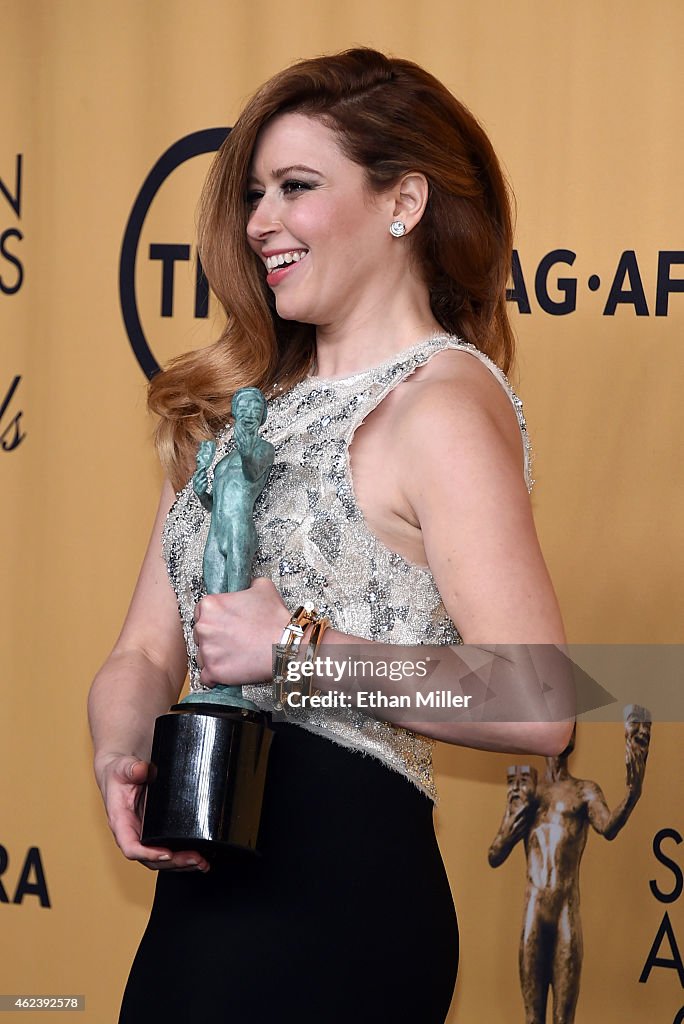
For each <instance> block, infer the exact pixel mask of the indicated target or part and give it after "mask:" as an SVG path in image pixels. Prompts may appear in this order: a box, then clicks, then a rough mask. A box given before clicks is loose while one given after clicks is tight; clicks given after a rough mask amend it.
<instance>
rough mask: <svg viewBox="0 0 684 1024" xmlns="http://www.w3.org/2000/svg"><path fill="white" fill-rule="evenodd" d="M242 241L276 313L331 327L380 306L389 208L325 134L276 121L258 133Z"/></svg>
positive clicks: (392, 255)
mask: <svg viewBox="0 0 684 1024" xmlns="http://www.w3.org/2000/svg"><path fill="white" fill-rule="evenodd" d="M248 202H249V206H250V215H249V221H248V224H247V236H248V240H249V244H250V246H251V248H252V249H253V250H254V252H255V253H256V254H257V255H258V256H259V257H260V259H261V260H262V261H263V262H264V265H265V267H266V270H267V277H266V281H267V283H268V285H269V287H270V288H271V289H272V290H273V292H274V295H275V300H276V307H277V310H278V314H279V315H280V316H281V317H283V318H284V319H286V320H299V321H300V322H302V323H311V324H316V325H318V326H329V327H339V326H340V325H341V324H343V323H345V321H346V322H349V321H350V320H356V321H358V320H359V319H363V318H365V316H366V315H372V314H373V311H374V310H375V311H377V310H378V309H379V308H380V309H381V308H382V304H383V303H384V301H385V292H386V289H387V287H388V284H387V275H386V274H385V272H384V271H385V268H386V262H387V261H388V260H391V259H396V256H397V254H396V252H392V249H391V246H392V242H393V241H394V242H395V245H396V241H395V240H394V239H392V236H391V235H390V234H389V225H390V223H391V221H392V219H393V216H392V212H393V205H394V200H393V198H392V196H391V195H390V194H389V193H385V194H383V195H381V196H375V195H373V194H371V193H370V192H369V190H368V188H367V186H366V183H365V173H364V170H363V168H362V167H360V166H359V165H358V164H355V163H353V162H352V161H351V160H349V159H348V158H347V157H346V156H345V155H344V153H343V152H342V150H341V149H340V147H339V145H338V143H337V141H336V138H335V135H334V134H333V132H332V131H331V130H330V129H329V128H327V127H325V125H323V124H321V122H320V121H317V120H315V119H313V118H310V117H306V116H305V115H303V114H297V113H291V114H280V115H279V116H277V117H275V118H274V119H273V120H272V121H270V122H269V123H268V124H267V125H266V126H265V127H264V128H263V129H262V130H261V132H260V133H259V136H258V139H257V144H256V146H255V149H254V155H253V159H252V165H251V171H250V178H249V181H248Z"/></svg>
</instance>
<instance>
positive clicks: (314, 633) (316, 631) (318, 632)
mask: <svg viewBox="0 0 684 1024" xmlns="http://www.w3.org/2000/svg"><path fill="white" fill-rule="evenodd" d="M329 625H330V619H329V618H328V617H327V616H323V617H322V618H320V619H318V620H317V621H316V622H314V624H313V627H312V629H311V635H310V637H309V643H308V644H307V648H306V654H305V655H304V662H305V663H306V662H310V663H311V664H313V663H314V662H315V660H316V658H317V656H318V648H319V647H320V646H321V640H322V639H323V634H324V633H325V631H326V629H327V628H328V626H329ZM308 693H309V695H311V694H315V695H316V696H318V695H319V694H320V693H321V691H320V690H319V689H318V687H315V686H313V676H311V677H309V686H308Z"/></svg>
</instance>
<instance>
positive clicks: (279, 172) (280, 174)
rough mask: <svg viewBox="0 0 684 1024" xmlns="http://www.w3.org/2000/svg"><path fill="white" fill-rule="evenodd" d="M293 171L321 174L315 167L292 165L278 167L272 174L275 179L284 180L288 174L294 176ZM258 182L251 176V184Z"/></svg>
mask: <svg viewBox="0 0 684 1024" xmlns="http://www.w3.org/2000/svg"><path fill="white" fill-rule="evenodd" d="M293 171H305V172H306V173H307V174H318V175H320V173H321V172H320V171H317V170H316V169H315V167H307V166H306V164H292V165H291V166H290V167H277V168H276V169H275V170H274V171H271V174H272V176H273V177H274V178H284V177H286V176H287V175H288V174H292V172H293ZM257 180H258V179H257V178H256V177H255V176H254V175H253V174H252V175H250V177H249V181H250V182H251V181H257Z"/></svg>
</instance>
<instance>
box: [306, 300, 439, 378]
mask: <svg viewBox="0 0 684 1024" xmlns="http://www.w3.org/2000/svg"><path fill="white" fill-rule="evenodd" d="M401 306H403V307H404V308H401V309H397V308H396V307H395V308H394V309H388V310H378V311H376V313H375V315H366V316H357V317H351V318H349V319H348V320H346V321H345V323H344V324H340V325H326V326H319V327H318V328H317V329H316V371H315V372H316V375H317V376H318V377H326V378H329V377H346V376H349V375H350V374H353V373H358V372H359V371H360V370H366V369H369V368H370V367H373V366H379V365H380V364H381V363H384V362H386V361H387V360H388V359H391V358H392V356H393V355H395V354H396V353H398V352H403V351H404V350H405V349H407V348H410V347H411V346H412V345H415V344H417V343H418V342H419V341H422V339H423V338H427V337H429V336H430V335H431V334H434V333H436V332H439V331H441V330H442V328H441V326H440V324H439V323H438V321H437V320H435V318H434V316H433V315H432V311H431V309H430V304H429V301H426V302H424V303H420V304H417V303H414V304H412V306H411V308H406V304H405V303H401Z"/></svg>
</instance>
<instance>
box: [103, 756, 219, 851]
mask: <svg viewBox="0 0 684 1024" xmlns="http://www.w3.org/2000/svg"><path fill="white" fill-rule="evenodd" d="M149 770H150V766H149V765H148V764H147V762H146V761H141V760H140V759H139V758H137V757H135V756H133V755H130V754H113V755H111V756H110V757H109V758H101V759H98V763H97V764H96V776H97V782H98V785H99V787H100V790H101V792H102V798H103V800H104V803H105V807H106V808H107V818H108V820H109V827H110V828H111V830H112V832H113V834H114V838H115V840H116V842H117V845H118V847H119V849H120V850H121V852H122V853H123V854H124V856H125V857H128V859H129V860H138V861H140V863H141V864H144V865H145V867H147V868H151V869H153V870H155V869H162V868H163V869H165V870H169V869H171V870H175V871H208V870H209V863H208V861H207V860H206V858H205V857H203V856H202V855H201V854H199V853H197V851H195V850H182V851H175V852H174V851H173V850H166V849H164V848H162V847H156V846H143V845H142V843H141V842H140V830H141V824H142V823H141V817H140V805H141V801H142V797H143V787H144V785H145V783H146V782H147V779H148V775H149Z"/></svg>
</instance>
